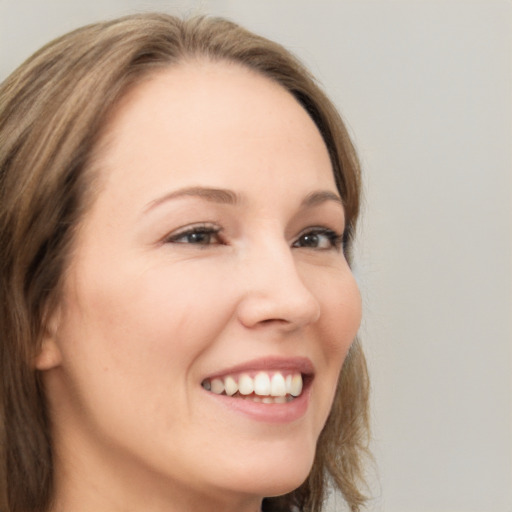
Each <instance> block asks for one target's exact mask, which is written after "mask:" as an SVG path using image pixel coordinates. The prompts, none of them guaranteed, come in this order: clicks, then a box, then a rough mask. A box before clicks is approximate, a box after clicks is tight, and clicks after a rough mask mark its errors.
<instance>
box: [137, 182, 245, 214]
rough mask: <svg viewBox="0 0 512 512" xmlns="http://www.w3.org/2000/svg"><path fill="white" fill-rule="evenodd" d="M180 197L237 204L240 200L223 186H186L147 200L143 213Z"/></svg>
mask: <svg viewBox="0 0 512 512" xmlns="http://www.w3.org/2000/svg"><path fill="white" fill-rule="evenodd" d="M180 197H199V198H202V199H205V200H206V201H211V202H213V203H220V204H232V205H234V204H238V203H240V201H241V198H240V196H239V195H238V194H237V193H235V192H233V191H232V190H229V189H224V188H209V187H186V188H181V189H179V190H174V191H173V192H169V193H168V194H165V195H163V196H162V197H159V198H158V199H155V200H154V201H151V202H149V203H148V204H147V205H146V206H145V207H144V213H147V212H149V211H150V210H152V209H154V208H156V207H157V206H159V205H161V204H162V203H165V202H167V201H170V200H172V199H177V198H180Z"/></svg>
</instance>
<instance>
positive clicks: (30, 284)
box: [0, 14, 368, 512]
mask: <svg viewBox="0 0 512 512" xmlns="http://www.w3.org/2000/svg"><path fill="white" fill-rule="evenodd" d="M195 57H201V58H207V59H211V60H227V61H231V62H237V63H239V64H241V65H243V66H246V67H248V68H251V69H252V70H255V71H256V72H258V73H261V74H262V75H265V76H266V77H269V78H270V79H272V80H274V81H275V82H277V83H279V84H281V86H282V87H284V88H285V89H286V90H288V91H289V92H290V93H291V94H292V95H293V96H294V97H295V98H296V99H297V101H298V102H299V103H300V104H301V105H302V106H303V108H304V109H305V110H306V111H307V112H308V113H309V115H310V116H311V118H312V119H313V120H314V122H315V123H316V125H317V127H318V129H319V130H320V132H321V134H322V137H323V139H324V141H325V144H326V146H327V148H328V151H329V154H330V157H331V162H332V167H333V173H334V176H335V179H336V184H337V187H338V189H339V191H340V194H341V196H342V198H343V202H344V207H345V213H346V218H347V229H346V232H345V237H344V245H345V251H346V253H347V254H348V255H349V257H350V248H351V244H352V239H353V234H354V230H355V224H356V220H357V216H358V211H359V195H360V173H359V165H358V162H357V158H356V155H355V152H354V149H353V146H352V144H351V141H350V139H349V136H348V134H347V131H346V129H345V127H344V125H343V122H342V121H341V119H340V117H339V115H338V113H337V111H336V109H335V108H334V106H333V105H332V103H331V102H330V101H329V100H328V98H327V97H326V96H325V94H324V93H323V92H322V90H321V89H320V88H319V86H318V85H317V84H316V83H315V81H314V79H313V78H312V77H311V75H310V74H309V73H308V71H307V70H306V69H305V68H304V67H303V66H302V65H301V64H300V63H299V62H298V61H297V60H296V59H295V58H294V57H293V56H292V55H291V54H290V53H289V52H288V51H286V50H285V49H284V48H283V47H282V46H280V45H278V44H276V43H274V42H271V41H269V40H267V39H264V38H262V37H259V36H257V35H255V34H252V33H250V32H248V31H246V30H245V29H243V28H241V27H239V26H238V25H236V24H234V23H232V22H229V21H226V20H223V19H217V18H208V17H206V18H194V19H190V20H181V19H178V18H175V17H173V16H169V15H165V14H140V15H133V16H127V17H124V18H120V19H117V20H113V21H109V22H104V23H98V24H94V25H90V26H87V27H84V28H81V29H78V30H76V31H74V32H71V33H70V34H67V35H65V36H63V37H61V38H59V39H56V40H55V41H53V42H51V43H49V44H48V45H47V46H45V47H43V48H42V49H41V50H39V51H38V52H37V53H35V54H34V55H33V56H32V57H31V58H29V59H28V60H27V61H26V62H25V63H24V64H22V66H20V68H18V69H17V70H16V71H15V72H14V73H13V74H12V75H11V76H9V77H8V78H7V79H6V80H5V81H4V83H3V84H2V85H1V86H0V241H1V243H0V294H1V295H0V364H1V371H0V373H1V377H0V419H1V421H0V508H1V509H2V510H3V511H4V512H36V511H37V512H41V511H45V510H48V508H49V507H50V505H51V499H52V491H53V464H52V449H51V446H52V443H51V432H50V428H49V421H48V417H47V412H46V408H45V400H44V393H43V392H42V388H41V385H40V382H39V378H38V373H37V371H35V370H34V365H33V363H32V361H33V358H34V356H35V354H37V352H38V349H39V346H40V342H41V339H42V336H43V334H44V331H45V318H47V317H48V315H49V314H50V313H51V311H52V308H53V307H54V306H55V304H56V303H57V302H58V299H59V287H60V284H61V282H62V279H63V275H64V273H65V270H66V264H67V261H68V260H69V255H70V248H71V245H72V242H73V232H74V228H75V227H76V226H77V225H78V222H79V220H80V218H81V217H82V215H83V213H84V212H85V211H86V210H87V205H88V204H89V200H90V196H91V195H93V194H94V190H93V189H94V187H93V186H92V184H91V180H92V179H93V173H92V172H90V171H88V169H90V168H91V166H92V165H93V162H92V161H91V160H92V159H93V155H94V151H93V150H94V148H95V147H96V145H97V143H98V140H99V138H100V134H101V133H102V127H104V124H105V121H106V117H107V115H108V114H109V112H111V111H112V109H113V108H114V106H115V105H116V104H117V102H118V101H119V99H120V98H121V96H122V95H123V94H125V93H126V92H127V90H128V89H129V88H130V87H133V86H134V85H135V84H136V83H138V82H139V81H141V80H143V79H146V78H147V77H148V76H150V75H151V74H152V73H153V72H154V71H156V70H159V69H161V68H163V67H168V66H172V65H174V64H176V63H178V62H180V61H183V60H186V59H190V58H195ZM367 407H368V376H367V371H366V364H365V360H364V355H363V352H362V350H361V347H360V344H359V343H358V342H357V341H355V342H354V344H353V345H352V347H351V349H350V352H349V355H348V357H347V359H346V361H345V364H344V366H343V369H342V372H341V375H340V379H339V382H338V389H337V393H336V397H335V400H334V404H333V407H332V411H331V413H330V416H329V418H328V421H327V424H326V425H325V428H324V429H323V431H322V433H321V435H320V439H319V441H318V446H317V452H316V458H315V462H314V465H313V468H312V471H311V473H310V475H309V477H308V479H307V480H306V481H305V482H304V483H303V484H302V485H301V486H300V487H299V488H298V489H297V490H295V491H294V492H292V493H290V494H287V495H285V496H281V497H276V498H267V499H266V500H265V501H264V510H265V511H277V510H286V511H289V510H292V509H293V506H297V507H299V509H300V510H302V511H305V512H309V511H310V512H319V511H321V509H322V506H323V502H324V498H325V495H326V491H327V487H328V485H333V486H334V487H336V488H338V489H339V490H340V491H341V493H342V495H343V496H344V498H345V501H346V502H347V504H348V507H349V509H350V510H352V511H357V510H359V509H360V506H361V505H362V504H363V503H364V496H363V494H362V493H361V490H360V489H361V486H362V485H363V483H364V479H363V465H362V460H363V456H364V455H365V453H366V449H367V442H368V410H367Z"/></svg>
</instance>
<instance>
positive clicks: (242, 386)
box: [202, 372, 303, 403]
mask: <svg viewBox="0 0 512 512" xmlns="http://www.w3.org/2000/svg"><path fill="white" fill-rule="evenodd" d="M202 386H203V388H205V389H206V390H208V391H211V392H212V393H215V394H216V395H222V394H226V395H228V396H233V395H235V394H237V393H238V394H237V396H242V397H244V398H246V399H248V400H253V401H254V402H263V403H285V402H288V401H290V400H293V398H294V397H297V396H299V395H300V394H301V393H302V387H303V382H302V375H301V374H300V373H293V374H288V375H287V376H286V377H283V375H282V373H280V372H275V373H273V374H272V376H270V375H269V373H267V372H259V373H257V374H256V376H255V377H254V378H252V377H251V376H250V375H248V374H247V373H242V374H241V375H240V376H239V377H238V381H237V379H235V377H234V376H232V375H227V376H226V377H224V378H215V379H212V380H211V381H210V380H209V379H206V380H204V381H203V383H202Z"/></svg>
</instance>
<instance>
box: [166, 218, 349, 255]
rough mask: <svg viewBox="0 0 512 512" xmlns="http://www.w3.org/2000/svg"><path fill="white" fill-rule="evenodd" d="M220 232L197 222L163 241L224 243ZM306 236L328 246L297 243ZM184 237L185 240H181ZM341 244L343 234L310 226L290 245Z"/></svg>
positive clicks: (202, 244)
mask: <svg viewBox="0 0 512 512" xmlns="http://www.w3.org/2000/svg"><path fill="white" fill-rule="evenodd" d="M221 233H222V229H221V228H220V227H218V226H215V225H213V224H198V225H195V226H189V227H187V228H184V229H183V230H180V231H178V232H177V233H173V234H172V235H170V236H168V237H167V238H166V239H165V240H164V243H175V244H190V245H197V246H199V247H208V246H210V245H224V244H225V241H224V240H223V239H222V237H221V236H220V234H221ZM191 237H196V240H195V241H192V239H191ZM306 237H311V240H312V241H314V240H316V241H317V242H319V241H318V238H319V237H325V240H326V241H327V243H328V246H327V247H316V246H315V247H312V246H311V245H299V243H300V240H301V239H302V242H303V243H304V242H305V238H306ZM313 237H315V238H313ZM212 238H214V239H215V241H214V243H212ZM184 239H186V240H185V241H181V240H184ZM319 245H320V243H319ZM342 245H343V235H339V234H338V233H336V232H335V231H333V230H332V229H329V228H325V227H311V228H308V229H306V230H304V231H303V232H302V233H300V234H299V236H298V237H297V239H296V240H295V241H294V242H293V244H292V247H294V248H297V249H300V248H304V249H313V250H318V251H327V250H330V249H336V250H339V249H340V248H341V246H342Z"/></svg>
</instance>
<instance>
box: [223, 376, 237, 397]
mask: <svg viewBox="0 0 512 512" xmlns="http://www.w3.org/2000/svg"><path fill="white" fill-rule="evenodd" d="M224 390H225V391H226V395H229V396H233V395H234V394H235V393H236V392H237V391H238V384H237V383H236V380H235V379H233V377H231V376H227V377H226V378H225V379H224Z"/></svg>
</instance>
